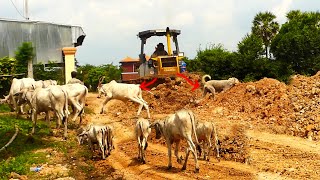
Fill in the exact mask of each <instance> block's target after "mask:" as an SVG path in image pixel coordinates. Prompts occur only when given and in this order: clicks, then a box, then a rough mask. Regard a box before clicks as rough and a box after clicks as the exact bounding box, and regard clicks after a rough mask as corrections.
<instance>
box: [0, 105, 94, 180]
mask: <svg viewBox="0 0 320 180" xmlns="http://www.w3.org/2000/svg"><path fill="white" fill-rule="evenodd" d="M88 110H90V109H88ZM7 112H10V108H9V107H7V106H5V105H0V137H1V138H0V148H2V147H3V146H4V145H5V144H7V143H8V141H9V140H10V139H11V137H12V136H13V135H14V133H15V126H18V128H19V133H18V135H17V137H16V138H15V140H14V141H13V142H12V143H11V144H10V145H9V146H8V147H7V148H6V149H5V150H3V151H1V152H0V179H9V175H10V173H11V172H15V173H18V174H20V175H27V177H28V178H30V179H33V178H35V179H39V177H37V174H36V173H33V172H30V170H29V168H30V167H34V166H37V165H42V164H45V163H48V164H57V163H61V164H67V163H70V162H68V161H69V160H70V159H71V156H73V157H77V159H79V158H80V157H82V158H85V159H90V157H91V152H90V151H89V149H88V148H79V145H78V142H77V140H76V136H75V133H74V131H73V130H72V127H71V129H70V127H69V128H68V140H67V141H61V140H62V136H63V135H62V133H61V131H62V129H63V128H62V127H61V129H60V130H59V134H58V135H57V138H53V131H52V130H51V128H49V127H48V126H47V124H46V122H45V121H43V120H41V119H40V120H38V121H37V126H36V132H35V134H34V135H33V136H30V135H29V134H30V132H31V130H32V121H31V120H30V119H25V118H19V119H16V118H15V114H14V113H7ZM88 112H90V111H88ZM1 113H3V114H1ZM52 122H54V121H52ZM51 125H52V127H53V126H55V123H51ZM70 125H71V124H70ZM71 126H72V125H71ZM59 138H61V140H55V139H59ZM46 149H52V150H53V151H56V152H57V153H58V154H60V156H59V157H60V158H59V159H54V158H53V159H52V158H50V157H48V156H47V155H48V152H46ZM57 161H59V162H57ZM87 164H88V166H87V167H78V168H77V169H75V170H74V169H71V171H70V172H69V175H75V177H76V176H77V175H78V173H79V172H82V173H83V174H90V172H93V171H94V166H93V164H94V162H91V161H89V162H87ZM44 178H45V177H44Z"/></svg>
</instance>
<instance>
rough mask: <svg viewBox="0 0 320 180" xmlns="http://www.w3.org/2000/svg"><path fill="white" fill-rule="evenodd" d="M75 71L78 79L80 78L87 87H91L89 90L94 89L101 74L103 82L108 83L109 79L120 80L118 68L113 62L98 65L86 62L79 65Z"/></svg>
mask: <svg viewBox="0 0 320 180" xmlns="http://www.w3.org/2000/svg"><path fill="white" fill-rule="evenodd" d="M77 71H78V77H79V79H80V80H82V81H83V82H84V84H85V85H86V86H87V87H91V90H93V91H95V90H96V88H97V85H98V82H99V78H100V77H102V76H105V81H104V83H108V82H110V81H111V80H120V78H121V70H120V68H119V67H118V66H114V65H113V64H105V65H100V66H93V65H89V64H86V65H84V66H80V67H79V68H78V69H77Z"/></svg>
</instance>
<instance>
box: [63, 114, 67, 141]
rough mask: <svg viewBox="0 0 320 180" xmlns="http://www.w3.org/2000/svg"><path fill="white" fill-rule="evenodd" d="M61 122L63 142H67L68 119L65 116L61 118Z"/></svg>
mask: <svg viewBox="0 0 320 180" xmlns="http://www.w3.org/2000/svg"><path fill="white" fill-rule="evenodd" d="M62 122H63V124H64V132H63V137H64V139H65V140H67V133H68V117H67V115H65V116H63V117H62Z"/></svg>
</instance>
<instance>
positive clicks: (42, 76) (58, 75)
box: [33, 61, 64, 84]
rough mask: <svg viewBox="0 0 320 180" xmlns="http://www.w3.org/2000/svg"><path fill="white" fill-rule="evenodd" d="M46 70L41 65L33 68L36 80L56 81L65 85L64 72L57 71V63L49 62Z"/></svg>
mask: <svg viewBox="0 0 320 180" xmlns="http://www.w3.org/2000/svg"><path fill="white" fill-rule="evenodd" d="M46 66H47V67H46V68H45V66H44V64H42V63H39V64H36V65H34V66H33V69H34V72H33V73H34V79H35V80H47V79H52V80H56V81H57V82H58V84H64V71H63V69H62V68H61V69H57V68H55V67H59V65H57V64H56V63H55V62H52V61H49V62H48V64H47V65H46Z"/></svg>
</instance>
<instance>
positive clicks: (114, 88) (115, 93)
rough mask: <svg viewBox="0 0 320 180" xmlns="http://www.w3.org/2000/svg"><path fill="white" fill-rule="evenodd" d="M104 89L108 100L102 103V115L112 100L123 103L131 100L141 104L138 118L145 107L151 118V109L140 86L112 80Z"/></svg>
mask: <svg viewBox="0 0 320 180" xmlns="http://www.w3.org/2000/svg"><path fill="white" fill-rule="evenodd" d="M102 88H103V90H104V91H105V92H106V99H105V100H104V101H103V103H102V107H101V111H100V114H102V113H103V110H104V106H105V105H106V104H107V103H108V102H109V101H110V100H111V99H118V100H122V101H127V100H131V101H133V102H135V103H138V104H140V106H139V109H138V112H137V115H138V116H139V115H140V112H141V110H142V108H143V107H145V108H146V110H147V113H148V118H150V113H149V107H148V104H147V102H146V101H145V100H143V99H142V90H141V88H140V87H139V85H137V84H125V83H117V82H116V81H115V80H112V81H111V82H109V83H108V84H105V85H103V86H102Z"/></svg>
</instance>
